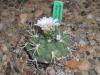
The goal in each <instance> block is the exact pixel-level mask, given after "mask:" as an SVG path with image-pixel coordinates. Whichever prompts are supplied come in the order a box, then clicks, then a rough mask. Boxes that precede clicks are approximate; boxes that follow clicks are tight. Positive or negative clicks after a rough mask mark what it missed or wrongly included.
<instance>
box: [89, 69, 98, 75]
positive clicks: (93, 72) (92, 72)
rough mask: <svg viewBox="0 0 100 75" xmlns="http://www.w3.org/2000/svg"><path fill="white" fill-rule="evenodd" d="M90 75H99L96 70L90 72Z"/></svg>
mask: <svg viewBox="0 0 100 75" xmlns="http://www.w3.org/2000/svg"><path fill="white" fill-rule="evenodd" d="M89 75H97V74H96V72H95V70H90V71H89Z"/></svg>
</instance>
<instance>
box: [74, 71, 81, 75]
mask: <svg viewBox="0 0 100 75" xmlns="http://www.w3.org/2000/svg"><path fill="white" fill-rule="evenodd" d="M74 75H82V73H81V72H75V73H74Z"/></svg>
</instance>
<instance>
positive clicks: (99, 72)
mask: <svg viewBox="0 0 100 75" xmlns="http://www.w3.org/2000/svg"><path fill="white" fill-rule="evenodd" d="M95 71H96V72H97V73H98V74H100V65H99V64H98V65H96V67H95Z"/></svg>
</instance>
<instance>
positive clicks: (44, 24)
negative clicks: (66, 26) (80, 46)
mask: <svg viewBox="0 0 100 75" xmlns="http://www.w3.org/2000/svg"><path fill="white" fill-rule="evenodd" d="M35 25H36V26H39V27H41V28H42V29H43V30H44V29H50V28H52V27H54V26H59V25H60V24H59V23H58V21H57V20H54V19H53V18H52V17H49V18H47V17H43V18H40V19H39V20H38V21H37V24H35Z"/></svg>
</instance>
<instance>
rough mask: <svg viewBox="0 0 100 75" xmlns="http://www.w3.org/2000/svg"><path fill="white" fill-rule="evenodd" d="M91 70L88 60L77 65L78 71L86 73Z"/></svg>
mask: <svg viewBox="0 0 100 75" xmlns="http://www.w3.org/2000/svg"><path fill="white" fill-rule="evenodd" d="M90 68H91V64H90V62H89V61H88V60H83V61H82V62H81V64H80V65H79V70H83V71H88V70H89V69H90Z"/></svg>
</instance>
